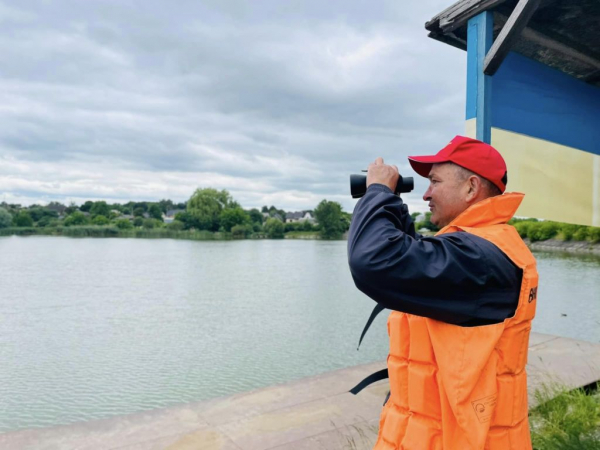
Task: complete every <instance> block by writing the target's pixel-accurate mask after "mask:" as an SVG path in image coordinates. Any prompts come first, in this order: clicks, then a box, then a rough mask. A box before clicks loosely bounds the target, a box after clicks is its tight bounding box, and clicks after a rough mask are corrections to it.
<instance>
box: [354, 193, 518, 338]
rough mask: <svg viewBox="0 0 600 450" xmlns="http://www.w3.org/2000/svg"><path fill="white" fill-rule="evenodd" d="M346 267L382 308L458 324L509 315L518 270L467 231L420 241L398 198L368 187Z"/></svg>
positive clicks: (514, 301)
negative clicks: (347, 266)
mask: <svg viewBox="0 0 600 450" xmlns="http://www.w3.org/2000/svg"><path fill="white" fill-rule="evenodd" d="M348 262H349V265H350V271H351V273H352V277H353V278H354V283H355V284H356V287H357V288H358V289H360V290H361V291H362V292H364V293H365V294H366V295H368V296H369V297H371V298H372V299H373V300H375V301H376V302H378V303H380V304H381V305H382V306H384V307H386V308H389V309H392V310H396V311H402V312H406V313H410V314H416V315H418V316H423V317H429V318H432V319H436V320H440V321H442V322H447V323H451V324H455V325H460V326H478V325H488V324H492V323H498V322H502V321H503V320H504V319H506V318H508V317H511V316H513V315H514V313H515V310H516V307H517V303H518V300H519V291H520V288H521V278H522V271H521V269H519V268H518V267H516V266H515V265H514V264H513V263H512V261H511V260H510V259H509V258H508V257H507V256H506V255H505V254H504V253H502V251H501V250H500V249H499V248H498V247H496V246H495V245H494V244H492V243H491V242H489V241H487V240H485V239H483V238H480V237H478V236H474V235H472V234H469V233H464V232H457V233H447V234H443V235H440V236H435V237H423V236H421V235H419V234H418V233H416V232H415V226H414V224H413V221H412V218H411V217H410V215H409V213H408V208H407V206H406V205H405V204H404V203H403V202H402V199H401V198H400V197H398V196H396V195H394V194H393V193H392V191H391V190H390V189H389V188H388V187H386V186H383V185H381V184H373V185H371V186H369V188H368V189H367V192H366V194H365V196H364V197H363V198H361V199H360V200H359V202H358V203H357V204H356V207H355V209H354V214H353V216H352V224H351V225H350V233H349V236H348Z"/></svg>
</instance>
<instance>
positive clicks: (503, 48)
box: [483, 0, 540, 75]
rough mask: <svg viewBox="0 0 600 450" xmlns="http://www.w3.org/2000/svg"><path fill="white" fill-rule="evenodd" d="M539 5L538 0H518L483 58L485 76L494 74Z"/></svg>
mask: <svg viewBox="0 0 600 450" xmlns="http://www.w3.org/2000/svg"><path fill="white" fill-rule="evenodd" d="M539 4H540V0H519V3H517V6H516V7H515V9H514V10H513V12H512V14H511V15H510V17H509V18H508V20H507V21H506V23H505V24H504V26H503V27H502V30H501V31H500V34H499V35H498V37H497V38H496V40H495V41H494V43H493V44H492V48H490V51H489V52H488V53H487V55H486V57H485V61H484V66H483V72H484V73H485V74H486V75H494V73H496V70H498V67H500V64H502V61H504V58H506V55H508V52H509V51H510V49H511V47H512V46H513V44H514V43H515V42H516V40H517V39H518V38H519V36H520V34H521V32H522V31H523V29H524V28H525V27H526V26H527V23H528V22H529V19H531V16H532V15H533V13H534V12H535V11H536V9H537V8H538V6H539Z"/></svg>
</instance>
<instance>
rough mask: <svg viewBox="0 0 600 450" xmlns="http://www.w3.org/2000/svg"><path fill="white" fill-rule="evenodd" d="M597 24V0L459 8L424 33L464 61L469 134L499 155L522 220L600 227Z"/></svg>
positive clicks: (500, 0)
mask: <svg viewBox="0 0 600 450" xmlns="http://www.w3.org/2000/svg"><path fill="white" fill-rule="evenodd" d="M599 24H600V1H598V0H520V1H517V0H461V1H458V2H457V3H455V4H454V5H452V6H450V7H449V8H447V9H446V10H444V11H442V12H441V13H439V14H438V15H436V16H435V17H434V18H432V19H431V20H430V21H429V22H427V24H426V25H425V28H426V29H427V30H429V36H430V37H432V38H433V39H437V40H439V41H441V42H444V43H446V44H449V45H451V46H453V47H457V48H459V49H462V50H466V51H467V80H466V84H467V96H466V131H465V134H466V135H467V136H470V137H475V138H477V139H479V140H482V141H485V142H488V143H491V144H492V145H493V146H494V147H496V148H497V149H498V150H499V151H500V153H502V155H503V156H504V158H505V160H506V162H507V165H508V191H517V192H523V193H525V194H526V195H525V199H524V201H523V203H522V205H521V207H520V209H519V211H518V213H517V214H518V215H520V216H526V217H537V218H543V219H549V220H556V221H561V222H569V223H576V224H582V225H593V226H600V25H599ZM448 51H455V50H448Z"/></svg>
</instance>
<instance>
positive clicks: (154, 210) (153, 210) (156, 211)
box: [148, 203, 163, 222]
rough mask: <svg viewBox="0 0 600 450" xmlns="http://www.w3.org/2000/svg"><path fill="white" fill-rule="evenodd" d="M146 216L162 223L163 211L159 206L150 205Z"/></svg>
mask: <svg viewBox="0 0 600 450" xmlns="http://www.w3.org/2000/svg"><path fill="white" fill-rule="evenodd" d="M148 215H149V216H150V217H151V218H153V219H156V220H160V221H161V222H162V221H163V218H162V215H163V211H162V209H160V205H157V204H156V203H153V204H151V205H150V208H148Z"/></svg>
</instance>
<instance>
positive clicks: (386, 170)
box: [367, 157, 400, 192]
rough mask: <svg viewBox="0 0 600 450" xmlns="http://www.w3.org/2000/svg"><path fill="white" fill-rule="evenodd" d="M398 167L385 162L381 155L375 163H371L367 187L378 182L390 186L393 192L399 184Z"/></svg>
mask: <svg viewBox="0 0 600 450" xmlns="http://www.w3.org/2000/svg"><path fill="white" fill-rule="evenodd" d="M399 177H400V174H399V173H398V168H397V167H396V166H388V165H385V164H384V163H383V158H382V157H379V158H377V159H376V160H375V162H374V163H372V164H369V170H368V172H367V187H369V186H370V185H372V184H374V183H377V184H383V185H385V186H387V187H389V188H390V189H391V190H392V192H395V191H396V186H397V185H398V178H399Z"/></svg>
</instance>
